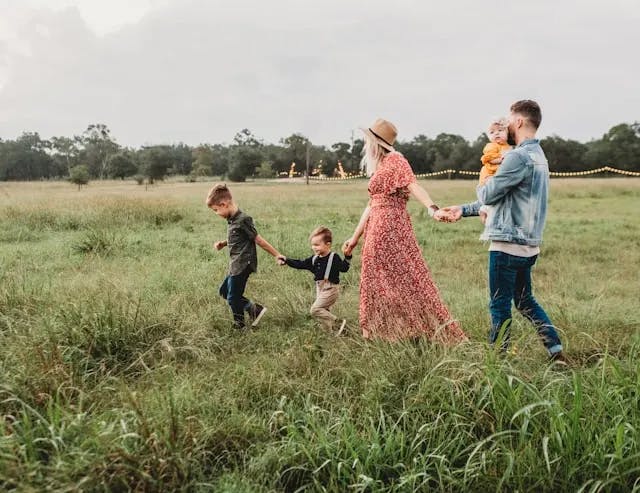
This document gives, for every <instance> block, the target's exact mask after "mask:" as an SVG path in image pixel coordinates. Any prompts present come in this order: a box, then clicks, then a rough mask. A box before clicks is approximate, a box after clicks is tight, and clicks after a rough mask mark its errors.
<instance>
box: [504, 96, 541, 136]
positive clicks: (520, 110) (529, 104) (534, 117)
mask: <svg viewBox="0 0 640 493" xmlns="http://www.w3.org/2000/svg"><path fill="white" fill-rule="evenodd" d="M511 112H512V113H517V114H519V115H522V116H524V117H525V118H526V119H527V120H529V123H531V125H533V126H534V128H535V129H536V130H537V129H538V127H539V126H540V122H541V121H542V111H541V110H540V105H539V104H538V103H536V102H535V101H532V100H531V99H523V100H521V101H516V102H515V103H513V104H512V105H511Z"/></svg>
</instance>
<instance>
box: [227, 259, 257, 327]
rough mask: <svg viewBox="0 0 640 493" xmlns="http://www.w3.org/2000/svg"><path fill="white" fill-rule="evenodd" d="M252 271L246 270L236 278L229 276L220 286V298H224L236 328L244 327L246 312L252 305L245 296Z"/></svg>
mask: <svg viewBox="0 0 640 493" xmlns="http://www.w3.org/2000/svg"><path fill="white" fill-rule="evenodd" d="M250 274H251V271H250V270H249V269H246V270H245V271H244V272H242V273H241V274H238V275H236V276H232V275H228V276H227V277H225V279H224V281H222V284H221V285H220V290H219V293H220V296H222V297H223V298H224V299H225V300H227V303H228V304H229V307H231V312H232V313H233V323H234V324H235V325H236V327H244V311H245V310H248V309H249V308H251V306H252V303H251V301H249V300H248V299H247V298H245V296H244V290H245V288H246V287H247V281H248V280H249V275H250Z"/></svg>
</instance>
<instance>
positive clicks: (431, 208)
mask: <svg viewBox="0 0 640 493" xmlns="http://www.w3.org/2000/svg"><path fill="white" fill-rule="evenodd" d="M439 210H440V207H438V206H437V205H436V204H431V205H430V206H429V207H427V212H428V213H429V215H430V216H431V217H433V215H434V214H435V213H436V211H439Z"/></svg>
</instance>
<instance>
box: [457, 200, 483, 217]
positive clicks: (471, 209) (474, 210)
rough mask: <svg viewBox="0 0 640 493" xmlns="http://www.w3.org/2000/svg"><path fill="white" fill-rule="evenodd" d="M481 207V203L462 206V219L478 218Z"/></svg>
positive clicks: (476, 202)
mask: <svg viewBox="0 0 640 493" xmlns="http://www.w3.org/2000/svg"><path fill="white" fill-rule="evenodd" d="M480 207H482V204H481V203H480V202H479V201H477V200H476V201H475V202H471V203H470V204H462V205H461V206H460V208H461V209H462V217H469V216H478V215H480Z"/></svg>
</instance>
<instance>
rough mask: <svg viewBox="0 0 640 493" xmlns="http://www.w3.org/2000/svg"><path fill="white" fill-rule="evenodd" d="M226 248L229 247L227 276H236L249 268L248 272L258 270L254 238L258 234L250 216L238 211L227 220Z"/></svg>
mask: <svg viewBox="0 0 640 493" xmlns="http://www.w3.org/2000/svg"><path fill="white" fill-rule="evenodd" d="M227 224H228V225H229V226H228V231H227V246H228V247H229V274H231V275H232V276H237V275H238V274H242V273H243V272H244V271H245V269H247V268H249V269H250V272H256V271H257V270H258V255H257V253H256V236H258V232H257V231H256V227H255V226H254V224H253V219H252V218H251V216H247V215H246V214H245V213H244V212H242V211H241V210H239V209H238V212H236V213H235V214H234V215H233V216H232V217H230V218H229V219H227Z"/></svg>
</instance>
